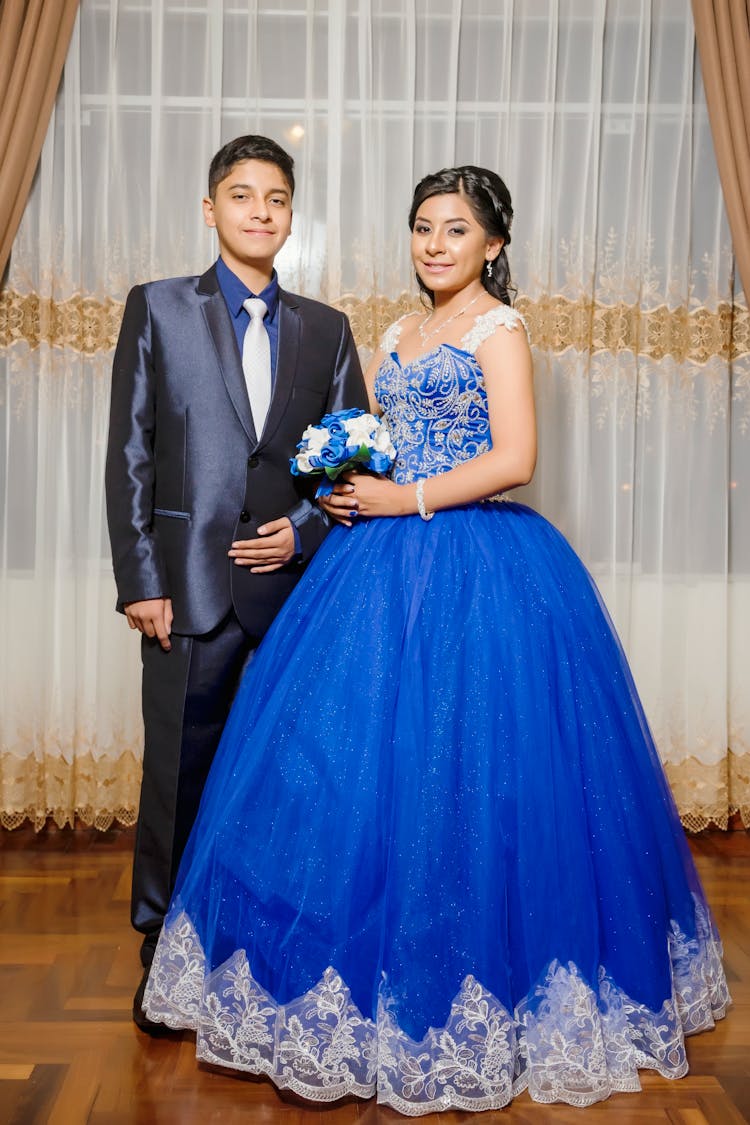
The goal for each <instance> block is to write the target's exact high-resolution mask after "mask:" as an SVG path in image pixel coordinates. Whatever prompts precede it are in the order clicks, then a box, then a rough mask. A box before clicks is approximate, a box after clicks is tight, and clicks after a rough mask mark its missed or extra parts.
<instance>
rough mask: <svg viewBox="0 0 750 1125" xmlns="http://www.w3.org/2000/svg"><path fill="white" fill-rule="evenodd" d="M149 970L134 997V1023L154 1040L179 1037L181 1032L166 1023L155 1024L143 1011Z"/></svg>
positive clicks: (145, 970)
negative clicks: (170, 1036)
mask: <svg viewBox="0 0 750 1125" xmlns="http://www.w3.org/2000/svg"><path fill="white" fill-rule="evenodd" d="M148 973H149V970H148V969H144V970H143V976H142V977H141V983H140V984H139V985H138V988H137V989H136V990H135V996H134V997H133V1023H134V1024H135V1026H136V1027H137V1028H139V1030H140V1031H145V1033H146V1035H151V1036H152V1037H153V1038H154V1039H161V1038H162V1037H164V1036H167V1035H179V1034H180V1032H179V1031H177V1030H175V1029H174V1028H171V1027H167V1025H166V1024H164V1023H155V1022H154V1021H153V1020H150V1019H149V1018H148V1016H147V1015H146V1013H145V1012H144V1010H143V994H144V993H145V991H146V981H147V980H148Z"/></svg>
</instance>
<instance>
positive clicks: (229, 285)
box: [216, 257, 279, 317]
mask: <svg viewBox="0 0 750 1125" xmlns="http://www.w3.org/2000/svg"><path fill="white" fill-rule="evenodd" d="M216 277H217V279H218V282H219V288H220V289H221V292H222V293H223V295H224V300H225V301H226V303H227V307H228V309H229V311H230V312H231V314H232V316H238V315H239V312H240V309H241V308H242V306H243V304H244V302H245V301H246V300H247V298H248V297H260V299H261V300H262V301H265V303H266V307H267V309H268V313H267V315H268V317H272V316H273V315H274V314H275V312H276V306H277V304H278V301H279V279H278V277H277V276H276V270H274V271H273V273H272V274H271V280H270V281H269V283H268V285H267V286H266V287H265V289H264V290H263V292H262V293H253V292H252V290H250V289H248V287H247V286H246V285H245V283H244V281H242V280H241V279H240V278H239V277H237V274H236V273H233V271H232V270H230V268H229V266H228V265H227V264H226V262H225V261H224V259H223V258H221V257H219V258H218V259H217V261H216Z"/></svg>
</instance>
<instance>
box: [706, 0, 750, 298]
mask: <svg viewBox="0 0 750 1125" xmlns="http://www.w3.org/2000/svg"><path fill="white" fill-rule="evenodd" d="M693 16H694V18H695V36H696V39H697V42H698V51H699V53H700V59H701V68H702V70H703V82H704V85H705V89H706V103H707V105H708V116H709V118H710V121H711V131H712V133H713V138H714V147H715V149H716V162H717V164H718V166H719V175H720V177H721V186H722V190H723V192H724V202H725V204H726V209H727V217H728V219H729V225H730V227H731V229H732V243H733V245H734V252H735V255H736V258H737V268H738V271H739V275H740V280H741V281H742V287H743V289H744V290H745V297H746V299H750V0H693Z"/></svg>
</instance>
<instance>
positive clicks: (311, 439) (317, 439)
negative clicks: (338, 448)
mask: <svg viewBox="0 0 750 1125" xmlns="http://www.w3.org/2000/svg"><path fill="white" fill-rule="evenodd" d="M330 436H331V435H330V434H329V432H328V430H327V429H326V428H325V426H308V427H307V429H306V430H305V432H304V433H303V435H302V440H303V441H306V442H307V449H306V450H305V452H306V453H307V454H309V455H312V456H315V454H316V453H320V451H321V449H322V448H323V446H324V445H325V444H326V442H327V441H328V440H329V438H330Z"/></svg>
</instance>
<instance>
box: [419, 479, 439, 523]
mask: <svg viewBox="0 0 750 1125" xmlns="http://www.w3.org/2000/svg"><path fill="white" fill-rule="evenodd" d="M417 511H418V512H419V514H420V516H421V517H422V519H423V520H431V519H432V517H433V516H434V515H435V513H434V512H428V511H427V509H426V508H425V506H424V480H418V481H417Z"/></svg>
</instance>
